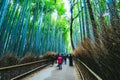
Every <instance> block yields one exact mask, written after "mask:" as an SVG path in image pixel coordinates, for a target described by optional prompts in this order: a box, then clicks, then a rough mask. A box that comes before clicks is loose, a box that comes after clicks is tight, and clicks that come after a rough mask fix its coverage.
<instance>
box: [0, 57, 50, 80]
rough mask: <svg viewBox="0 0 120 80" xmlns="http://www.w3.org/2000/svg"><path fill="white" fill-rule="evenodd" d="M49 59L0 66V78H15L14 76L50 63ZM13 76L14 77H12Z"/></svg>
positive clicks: (0, 79)
mask: <svg viewBox="0 0 120 80" xmlns="http://www.w3.org/2000/svg"><path fill="white" fill-rule="evenodd" d="M50 61H51V60H49V59H43V60H39V61H35V62H29V63H25V64H19V65H14V66H8V67H3V68H0V80H10V79H11V80H16V78H15V77H16V76H19V75H23V74H24V75H25V74H26V73H31V72H33V71H35V70H37V69H42V68H43V67H45V66H47V65H49V64H50ZM14 78H15V79H14Z"/></svg>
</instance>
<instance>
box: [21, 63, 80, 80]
mask: <svg viewBox="0 0 120 80" xmlns="http://www.w3.org/2000/svg"><path fill="white" fill-rule="evenodd" d="M67 62H68V61H67ZM22 80H79V79H78V76H77V72H76V69H75V67H70V66H69V64H68V63H67V64H66V65H65V64H63V65H62V70H59V69H58V67H57V64H55V65H54V66H53V67H46V68H45V69H43V70H41V71H38V72H36V73H35V74H32V75H30V76H28V77H26V78H24V79H22Z"/></svg>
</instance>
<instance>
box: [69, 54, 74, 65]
mask: <svg viewBox="0 0 120 80" xmlns="http://www.w3.org/2000/svg"><path fill="white" fill-rule="evenodd" d="M69 66H73V56H72V54H70V55H69Z"/></svg>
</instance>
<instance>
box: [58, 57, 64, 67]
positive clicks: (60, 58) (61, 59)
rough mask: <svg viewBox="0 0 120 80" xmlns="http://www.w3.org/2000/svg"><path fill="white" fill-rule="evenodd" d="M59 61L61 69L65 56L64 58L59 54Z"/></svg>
mask: <svg viewBox="0 0 120 80" xmlns="http://www.w3.org/2000/svg"><path fill="white" fill-rule="evenodd" d="M57 61H58V67H59V69H62V62H63V58H62V56H61V55H59V56H58V59H57Z"/></svg>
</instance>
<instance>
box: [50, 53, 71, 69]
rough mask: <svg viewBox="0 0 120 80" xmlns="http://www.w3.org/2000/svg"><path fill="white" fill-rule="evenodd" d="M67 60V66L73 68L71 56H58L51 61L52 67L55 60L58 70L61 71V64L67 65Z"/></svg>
mask: <svg viewBox="0 0 120 80" xmlns="http://www.w3.org/2000/svg"><path fill="white" fill-rule="evenodd" d="M67 58H68V59H69V66H73V56H72V54H58V55H56V56H55V58H54V59H53V61H52V65H54V61H55V60H56V61H57V63H58V65H57V66H58V67H59V69H62V64H63V63H64V64H67Z"/></svg>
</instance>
